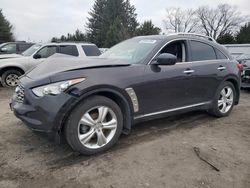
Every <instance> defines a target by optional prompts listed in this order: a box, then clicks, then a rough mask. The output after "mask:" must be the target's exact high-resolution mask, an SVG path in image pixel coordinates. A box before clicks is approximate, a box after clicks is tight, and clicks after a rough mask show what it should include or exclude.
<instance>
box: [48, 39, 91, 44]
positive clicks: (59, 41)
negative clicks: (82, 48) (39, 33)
mask: <svg viewBox="0 0 250 188" xmlns="http://www.w3.org/2000/svg"><path fill="white" fill-rule="evenodd" d="M52 43H76V44H78V43H85V44H92V43H90V42H87V41H61V40H58V41H55V42H52Z"/></svg>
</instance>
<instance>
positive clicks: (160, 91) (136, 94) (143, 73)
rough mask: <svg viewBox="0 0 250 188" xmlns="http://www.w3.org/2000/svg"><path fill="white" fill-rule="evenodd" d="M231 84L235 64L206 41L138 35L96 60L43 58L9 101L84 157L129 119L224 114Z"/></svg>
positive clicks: (236, 77) (235, 93)
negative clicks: (195, 112)
mask: <svg viewBox="0 0 250 188" xmlns="http://www.w3.org/2000/svg"><path fill="white" fill-rule="evenodd" d="M239 88H240V71H239V68H238V66H237V62H236V61H234V60H233V59H232V57H231V56H230V55H229V54H228V52H227V50H225V49H224V47H222V46H220V45H219V44H217V43H216V42H215V41H214V40H213V39H211V38H209V37H205V36H200V35H195V34H175V35H162V36H142V37H135V38H132V39H129V40H126V41H124V42H122V43H120V44H118V45H116V46H114V47H112V48H111V49H109V50H108V51H106V52H105V53H104V54H102V55H101V56H99V57H97V58H88V59H87V58H85V59H77V58H75V59H74V58H57V59H48V60H46V61H45V62H44V63H42V64H40V65H39V66H38V67H37V68H35V69H33V70H32V71H30V72H28V73H26V74H25V75H24V76H23V77H22V78H21V79H20V83H19V86H18V87H17V88H16V91H15V94H14V96H13V99H12V103H11V104H10V106H11V108H12V109H13V111H14V113H15V115H16V116H17V117H18V118H20V119H21V120H22V121H23V122H24V123H25V124H26V125H28V127H30V128H31V129H32V130H35V131H41V132H46V133H53V134H52V135H55V138H57V139H56V140H59V139H58V138H61V137H60V135H65V137H66V140H67V142H68V143H69V145H70V146H71V147H72V148H73V149H74V150H76V151H78V152H80V153H82V154H86V155H90V154H95V153H98V152H103V151H105V150H107V149H108V148H110V147H111V146H113V145H114V144H115V143H116V142H117V140H118V138H119V136H120V135H121V133H124V134H128V133H129V131H130V129H131V125H133V124H135V123H136V122H140V121H146V120H149V119H155V118H161V117H165V116H167V115H173V114H178V113H184V112H188V111H193V110H205V111H208V112H209V113H211V114H212V115H214V116H217V117H224V116H227V115H229V113H230V112H231V110H232V109H233V106H234V105H237V104H238V102H239V96H240V89H239Z"/></svg>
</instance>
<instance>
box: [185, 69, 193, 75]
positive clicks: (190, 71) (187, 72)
mask: <svg viewBox="0 0 250 188" xmlns="http://www.w3.org/2000/svg"><path fill="white" fill-rule="evenodd" d="M183 73H185V74H192V73H194V70H191V69H190V70H189V69H188V70H185V71H183Z"/></svg>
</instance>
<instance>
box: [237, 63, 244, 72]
mask: <svg viewBox="0 0 250 188" xmlns="http://www.w3.org/2000/svg"><path fill="white" fill-rule="evenodd" d="M237 67H238V69H239V70H240V71H243V68H244V67H243V65H242V64H239V63H238V64H237Z"/></svg>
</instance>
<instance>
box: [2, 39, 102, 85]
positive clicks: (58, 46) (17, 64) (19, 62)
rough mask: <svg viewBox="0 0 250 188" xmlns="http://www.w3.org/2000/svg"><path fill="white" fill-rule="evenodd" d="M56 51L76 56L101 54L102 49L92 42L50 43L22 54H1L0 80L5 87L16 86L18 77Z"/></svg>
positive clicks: (31, 48) (36, 46)
mask: <svg viewBox="0 0 250 188" xmlns="http://www.w3.org/2000/svg"><path fill="white" fill-rule="evenodd" d="M55 53H61V54H66V55H71V56H75V57H86V56H99V55H100V54H101V52H100V50H99V49H98V47H97V46H96V45H95V44H91V43H69V42H67V43H49V44H35V45H33V46H31V47H30V48H29V49H27V50H26V51H24V52H23V53H22V54H21V55H20V56H19V55H16V56H8V57H7V56H4V55H2V56H4V57H2V58H1V55H0V80H1V84H2V85H3V86H4V87H15V86H16V85H17V82H18V77H19V76H21V75H23V74H24V73H25V72H27V71H28V70H30V69H31V68H33V67H35V66H37V65H38V64H40V63H41V62H42V61H43V60H44V59H45V58H48V57H50V56H52V55H53V54H55Z"/></svg>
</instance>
